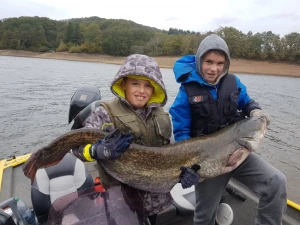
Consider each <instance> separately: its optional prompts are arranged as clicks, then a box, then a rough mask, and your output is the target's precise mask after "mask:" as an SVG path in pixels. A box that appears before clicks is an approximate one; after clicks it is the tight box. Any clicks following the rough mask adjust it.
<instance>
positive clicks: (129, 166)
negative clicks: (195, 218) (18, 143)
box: [23, 117, 267, 192]
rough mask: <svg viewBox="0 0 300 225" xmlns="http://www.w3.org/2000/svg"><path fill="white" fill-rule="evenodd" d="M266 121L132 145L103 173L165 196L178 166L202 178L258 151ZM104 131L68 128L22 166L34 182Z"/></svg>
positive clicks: (105, 164) (226, 169)
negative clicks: (154, 144)
mask: <svg viewBox="0 0 300 225" xmlns="http://www.w3.org/2000/svg"><path fill="white" fill-rule="evenodd" d="M266 127H267V122H266V118H264V117H251V118H247V119H244V120H242V121H239V122H237V123H235V124H232V125H230V126H228V127H226V128H224V129H222V130H220V131H218V132H216V133H214V134H211V135H207V136H200V137H196V138H191V139H189V140H186V141H181V142H178V143H175V144H169V145H166V146H163V147H146V146H141V145H137V144H131V145H130V148H129V149H128V150H127V151H126V152H125V153H124V154H122V155H121V157H119V158H118V159H115V160H103V161H100V163H101V165H102V166H103V167H104V169H105V170H106V172H107V173H108V174H110V175H111V176H112V177H114V178H115V179H117V180H119V181H120V182H122V183H125V184H128V185H130V186H132V187H135V188H138V189H141V190H145V191H151V192H169V191H170V190H171V189H172V187H173V186H174V185H175V184H176V183H177V182H178V181H179V175H180V173H181V170H180V169H179V168H180V167H181V166H192V165H194V164H199V165H201V169H200V170H199V171H198V173H199V174H200V176H201V178H203V179H205V178H211V177H215V176H218V175H220V174H224V173H228V172H230V171H232V170H233V169H235V168H236V167H238V166H239V165H240V164H241V163H242V162H243V161H244V159H245V158H246V157H247V156H248V154H249V152H253V151H256V150H258V148H259V145H260V143H261V141H262V140H263V137H264V134H265V132H266ZM104 136H105V133H104V132H102V131H100V130H98V129H78V130H72V131H70V132H68V133H65V134H64V135H62V136H60V137H58V138H57V139H55V140H54V141H52V142H51V143H50V144H49V145H47V146H45V147H43V148H41V149H40V150H38V151H36V152H35V153H33V154H32V155H31V157H30V158H29V160H28V161H27V162H26V164H25V165H24V166H23V171H24V174H25V175H26V176H27V177H29V178H30V179H31V181H32V182H33V180H34V177H35V174H36V171H37V170H38V169H39V168H45V167H48V166H51V165H55V164H57V163H58V162H59V161H60V160H61V159H62V158H63V157H64V156H65V155H66V153H67V152H69V151H70V149H72V148H74V147H78V146H80V145H84V144H87V143H96V142H97V141H98V140H99V139H103V138H104Z"/></svg>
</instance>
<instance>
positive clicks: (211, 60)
mask: <svg viewBox="0 0 300 225" xmlns="http://www.w3.org/2000/svg"><path fill="white" fill-rule="evenodd" d="M225 61H226V58H225V56H224V55H223V54H221V53H219V52H208V53H207V54H205V55H204V57H203V58H202V61H201V72H202V76H203V78H204V79H205V80H206V81H207V82H208V83H211V84H214V83H215V82H216V80H217V78H218V77H219V76H220V75H221V74H222V72H223V70H224V66H225Z"/></svg>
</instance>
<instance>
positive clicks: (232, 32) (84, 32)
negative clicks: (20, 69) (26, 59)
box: [0, 17, 300, 63]
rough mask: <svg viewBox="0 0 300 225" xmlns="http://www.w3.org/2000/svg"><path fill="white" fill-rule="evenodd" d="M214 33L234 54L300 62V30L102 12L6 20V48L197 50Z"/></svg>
mask: <svg viewBox="0 0 300 225" xmlns="http://www.w3.org/2000/svg"><path fill="white" fill-rule="evenodd" d="M212 32H213V33H217V34H219V35H220V36H221V37H223V38H224V39H225V40H226V42H227V43H228V46H229V48H230V51H231V56H232V57H233V58H244V59H254V60H270V61H285V62H291V63H300V34H299V33H296V32H293V33H290V34H287V35H285V36H284V37H280V36H279V35H277V34H274V33H273V32H272V31H266V32H262V33H256V34H253V33H252V32H251V31H249V32H248V33H247V34H244V33H243V32H241V31H239V30H237V29H235V28H233V27H220V28H219V29H218V30H215V31H211V32H207V33H199V32H193V31H188V30H187V31H185V30H180V29H174V28H170V29H169V30H168V31H166V30H160V29H157V28H154V27H148V26H143V25H141V24H137V23H135V22H132V21H128V20H115V19H104V18H99V17H88V18H73V19H69V20H61V21H56V20H51V19H49V18H44V17H19V18H7V19H3V20H0V49H17V50H28V51H39V52H47V51H58V52H59V51H69V52H77V53H78V52H86V53H102V54H108V55H115V56H126V55H129V54H132V53H141V54H147V55H150V56H179V55H187V54H195V52H196V51H197V48H198V46H199V43H200V42H201V40H203V38H205V37H206V36H207V35H208V34H210V33H212Z"/></svg>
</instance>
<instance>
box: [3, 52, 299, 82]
mask: <svg viewBox="0 0 300 225" xmlns="http://www.w3.org/2000/svg"><path fill="white" fill-rule="evenodd" d="M0 56H14V57H29V58H44V59H57V60H71V61H81V62H96V63H108V64H116V65H121V64H123V63H124V61H125V59H126V57H119V56H109V55H102V54H87V53H68V52H53V53H48V52H47V53H38V52H30V51H21V50H0ZM180 57H181V56H176V57H173V56H172V57H169V56H158V57H153V58H155V59H156V60H157V62H158V64H159V66H160V68H167V69H172V68H173V65H174V63H175V61H176V60H178V59H179V58H180ZM230 72H231V73H244V74H257V75H273V76H288V77H300V65H295V64H288V63H270V62H266V61H254V60H246V59H231V64H230Z"/></svg>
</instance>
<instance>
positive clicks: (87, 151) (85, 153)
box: [83, 144, 95, 162]
mask: <svg viewBox="0 0 300 225" xmlns="http://www.w3.org/2000/svg"><path fill="white" fill-rule="evenodd" d="M91 146H92V145H91V144H88V145H86V146H85V147H84V149H83V156H84V158H85V159H86V160H87V161H90V162H94V161H95V159H93V158H92V157H91V155H90V147H91Z"/></svg>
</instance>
